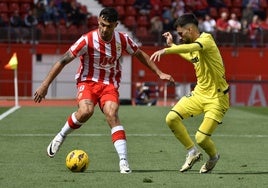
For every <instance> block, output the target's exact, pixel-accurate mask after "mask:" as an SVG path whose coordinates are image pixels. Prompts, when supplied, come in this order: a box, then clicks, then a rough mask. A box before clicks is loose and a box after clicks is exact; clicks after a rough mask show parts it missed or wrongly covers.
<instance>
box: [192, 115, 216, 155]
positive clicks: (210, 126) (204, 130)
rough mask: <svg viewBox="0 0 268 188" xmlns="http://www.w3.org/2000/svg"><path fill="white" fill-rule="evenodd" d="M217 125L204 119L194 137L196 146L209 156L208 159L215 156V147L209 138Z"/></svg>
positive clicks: (213, 121)
mask: <svg viewBox="0 0 268 188" xmlns="http://www.w3.org/2000/svg"><path fill="white" fill-rule="evenodd" d="M217 125H218V123H217V122H216V121H215V120H213V119H210V118H205V119H204V121H203V122H202V124H201V125H200V127H199V130H198V131H197V133H196V135H195V139H196V142H197V144H198V145H199V146H200V147H201V148H202V149H203V150H204V151H205V152H206V153H207V154H208V155H209V156H210V158H213V157H215V156H216V155H217V149H216V146H215V144H214V142H213V141H212V140H211V138H210V137H211V134H212V133H213V131H214V130H215V129H216V127H217Z"/></svg>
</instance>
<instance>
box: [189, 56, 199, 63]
mask: <svg viewBox="0 0 268 188" xmlns="http://www.w3.org/2000/svg"><path fill="white" fill-rule="evenodd" d="M191 62H192V63H197V62H199V59H198V57H197V56H196V57H194V58H192V59H191Z"/></svg>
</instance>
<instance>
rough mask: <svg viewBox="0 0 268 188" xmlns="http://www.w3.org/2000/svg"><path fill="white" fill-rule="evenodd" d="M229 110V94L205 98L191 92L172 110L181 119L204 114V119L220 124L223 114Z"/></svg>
mask: <svg viewBox="0 0 268 188" xmlns="http://www.w3.org/2000/svg"><path fill="white" fill-rule="evenodd" d="M228 109H229V94H228V93H226V94H224V95H222V96H219V97H217V98H212V99H209V98H205V97H203V96H200V95H197V94H195V93H194V92H192V93H191V94H190V95H187V96H184V97H182V98H181V99H180V100H179V101H178V102H177V103H176V104H175V106H174V107H173V108H172V110H174V111H176V112H177V113H178V114H180V116H181V118H183V119H186V118H189V117H193V116H197V115H200V114H202V113H204V117H207V118H211V119H214V120H216V121H217V122H218V123H221V122H222V119H223V116H224V114H225V113H226V112H227V110H228Z"/></svg>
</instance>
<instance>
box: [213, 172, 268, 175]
mask: <svg viewBox="0 0 268 188" xmlns="http://www.w3.org/2000/svg"><path fill="white" fill-rule="evenodd" d="M214 174H219V175H236V174H237V175H253V174H254V175H263V174H268V171H267V172H265V171H264V172H262V171H258V172H217V173H214Z"/></svg>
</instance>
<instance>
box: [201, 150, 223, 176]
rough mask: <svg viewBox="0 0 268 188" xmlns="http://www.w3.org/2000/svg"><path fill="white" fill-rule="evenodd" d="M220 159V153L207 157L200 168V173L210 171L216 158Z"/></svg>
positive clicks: (216, 160)
mask: <svg viewBox="0 0 268 188" xmlns="http://www.w3.org/2000/svg"><path fill="white" fill-rule="evenodd" d="M219 159H220V155H219V154H218V155H217V156H216V158H213V159H209V160H208V161H207V162H206V163H205V164H204V165H203V166H202V167H201V169H200V171H199V172H200V173H201V174H203V173H210V172H211V171H212V169H213V168H214V167H215V166H216V164H217V162H218V160H219Z"/></svg>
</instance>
